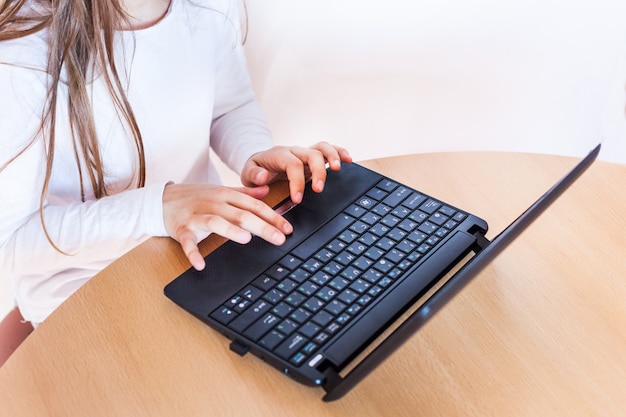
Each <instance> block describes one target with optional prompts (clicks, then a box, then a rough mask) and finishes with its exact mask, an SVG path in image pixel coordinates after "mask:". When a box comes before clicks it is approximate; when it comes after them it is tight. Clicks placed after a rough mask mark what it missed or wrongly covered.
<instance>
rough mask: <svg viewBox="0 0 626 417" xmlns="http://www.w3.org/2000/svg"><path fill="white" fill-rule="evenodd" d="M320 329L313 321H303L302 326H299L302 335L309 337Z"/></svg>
mask: <svg viewBox="0 0 626 417" xmlns="http://www.w3.org/2000/svg"><path fill="white" fill-rule="evenodd" d="M320 330H322V328H321V327H320V326H318V325H317V324H315V323H312V322H308V323H305V324H304V326H302V327H301V328H300V333H302V334H303V335H304V336H306V337H308V338H309V339H312V338H313V336H315V335H316V334H317V332H319V331H320Z"/></svg>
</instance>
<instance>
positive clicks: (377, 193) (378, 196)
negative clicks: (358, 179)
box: [366, 187, 389, 201]
mask: <svg viewBox="0 0 626 417" xmlns="http://www.w3.org/2000/svg"><path fill="white" fill-rule="evenodd" d="M388 194H389V192H388V191H385V190H382V189H380V188H378V187H374V188H372V189H371V190H369V191H368V192H367V193H366V195H367V196H368V197H370V198H373V199H374V200H376V201H380V200H382V199H383V198H385V197H387V195H388Z"/></svg>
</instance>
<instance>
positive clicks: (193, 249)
mask: <svg viewBox="0 0 626 417" xmlns="http://www.w3.org/2000/svg"><path fill="white" fill-rule="evenodd" d="M176 240H177V241H178V243H180V246H181V248H182V249H183V252H184V253H185V256H186V257H187V259H188V260H189V262H190V263H191V266H193V267H194V268H195V269H196V270H197V271H202V270H203V269H204V268H205V267H206V262H205V261H204V258H203V257H202V254H201V253H200V250H199V249H198V243H197V241H196V236H195V234H194V233H193V232H192V231H191V230H187V231H185V232H183V233H181V234H180V235H179V236H178V237H177V239H176Z"/></svg>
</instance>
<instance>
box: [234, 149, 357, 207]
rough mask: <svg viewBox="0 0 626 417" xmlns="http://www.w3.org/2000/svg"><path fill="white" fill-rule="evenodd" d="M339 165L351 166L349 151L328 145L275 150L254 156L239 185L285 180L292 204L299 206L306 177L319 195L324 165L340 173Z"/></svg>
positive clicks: (324, 178)
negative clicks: (344, 163) (346, 163)
mask: <svg viewBox="0 0 626 417" xmlns="http://www.w3.org/2000/svg"><path fill="white" fill-rule="evenodd" d="M342 162H352V157H351V156H350V154H349V153H348V151H347V150H346V149H344V148H341V147H338V146H334V145H331V144H329V143H327V142H320V143H317V144H315V145H313V146H311V147H309V148H301V147H296V146H291V147H287V146H275V147H273V148H271V149H268V150H267V151H263V152H259V153H257V154H255V155H253V156H252V157H251V158H250V159H249V160H248V162H246V165H245V166H244V168H243V170H242V172H241V181H242V183H243V184H244V185H246V186H260V185H267V184H271V183H272V182H274V181H276V180H277V179H283V178H287V180H288V181H289V194H290V196H291V200H292V201H293V202H294V203H300V202H301V201H302V196H303V193H304V185H305V183H306V181H307V179H308V178H309V177H310V178H311V181H312V188H313V190H314V191H316V192H321V191H322V190H323V189H324V182H325V181H326V163H328V164H329V166H330V169H332V170H333V171H339V170H340V169H341V163H342Z"/></svg>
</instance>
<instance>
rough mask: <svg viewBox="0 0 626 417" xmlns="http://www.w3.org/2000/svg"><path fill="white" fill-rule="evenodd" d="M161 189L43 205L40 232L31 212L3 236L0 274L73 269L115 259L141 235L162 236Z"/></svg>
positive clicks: (38, 219) (38, 218) (160, 186)
mask: <svg viewBox="0 0 626 417" xmlns="http://www.w3.org/2000/svg"><path fill="white" fill-rule="evenodd" d="M163 187H164V184H156V185H153V186H150V187H147V188H143V189H137V190H130V191H126V192H122V193H119V194H116V195H113V196H110V197H105V198H102V199H100V200H95V201H88V202H85V203H73V204H69V205H48V206H46V207H45V208H44V209H43V212H42V214H43V222H44V224H45V229H44V226H43V225H42V218H41V216H40V214H39V212H36V213H33V214H32V215H31V216H30V217H28V218H27V219H26V220H25V221H24V222H23V223H21V224H20V225H18V226H16V227H15V228H14V229H13V230H12V231H11V232H10V233H5V234H4V236H5V238H4V239H3V241H2V242H1V243H0V270H2V271H10V274H11V275H12V276H14V277H19V276H25V275H31V274H45V273H46V271H51V272H52V273H54V272H53V271H61V270H64V269H70V268H78V267H80V266H81V265H86V264H90V263H94V262H99V261H103V260H110V259H115V258H117V257H119V256H120V255H122V254H123V253H125V252H127V251H128V250H130V249H131V248H132V247H134V246H136V245H137V244H138V243H140V242H141V241H143V240H145V239H146V238H147V237H150V236H163V235H166V232H165V228H164V226H163V214H162V203H161V199H162V193H163ZM46 232H47V235H46ZM53 244H54V245H56V248H55V247H54V246H53Z"/></svg>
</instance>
